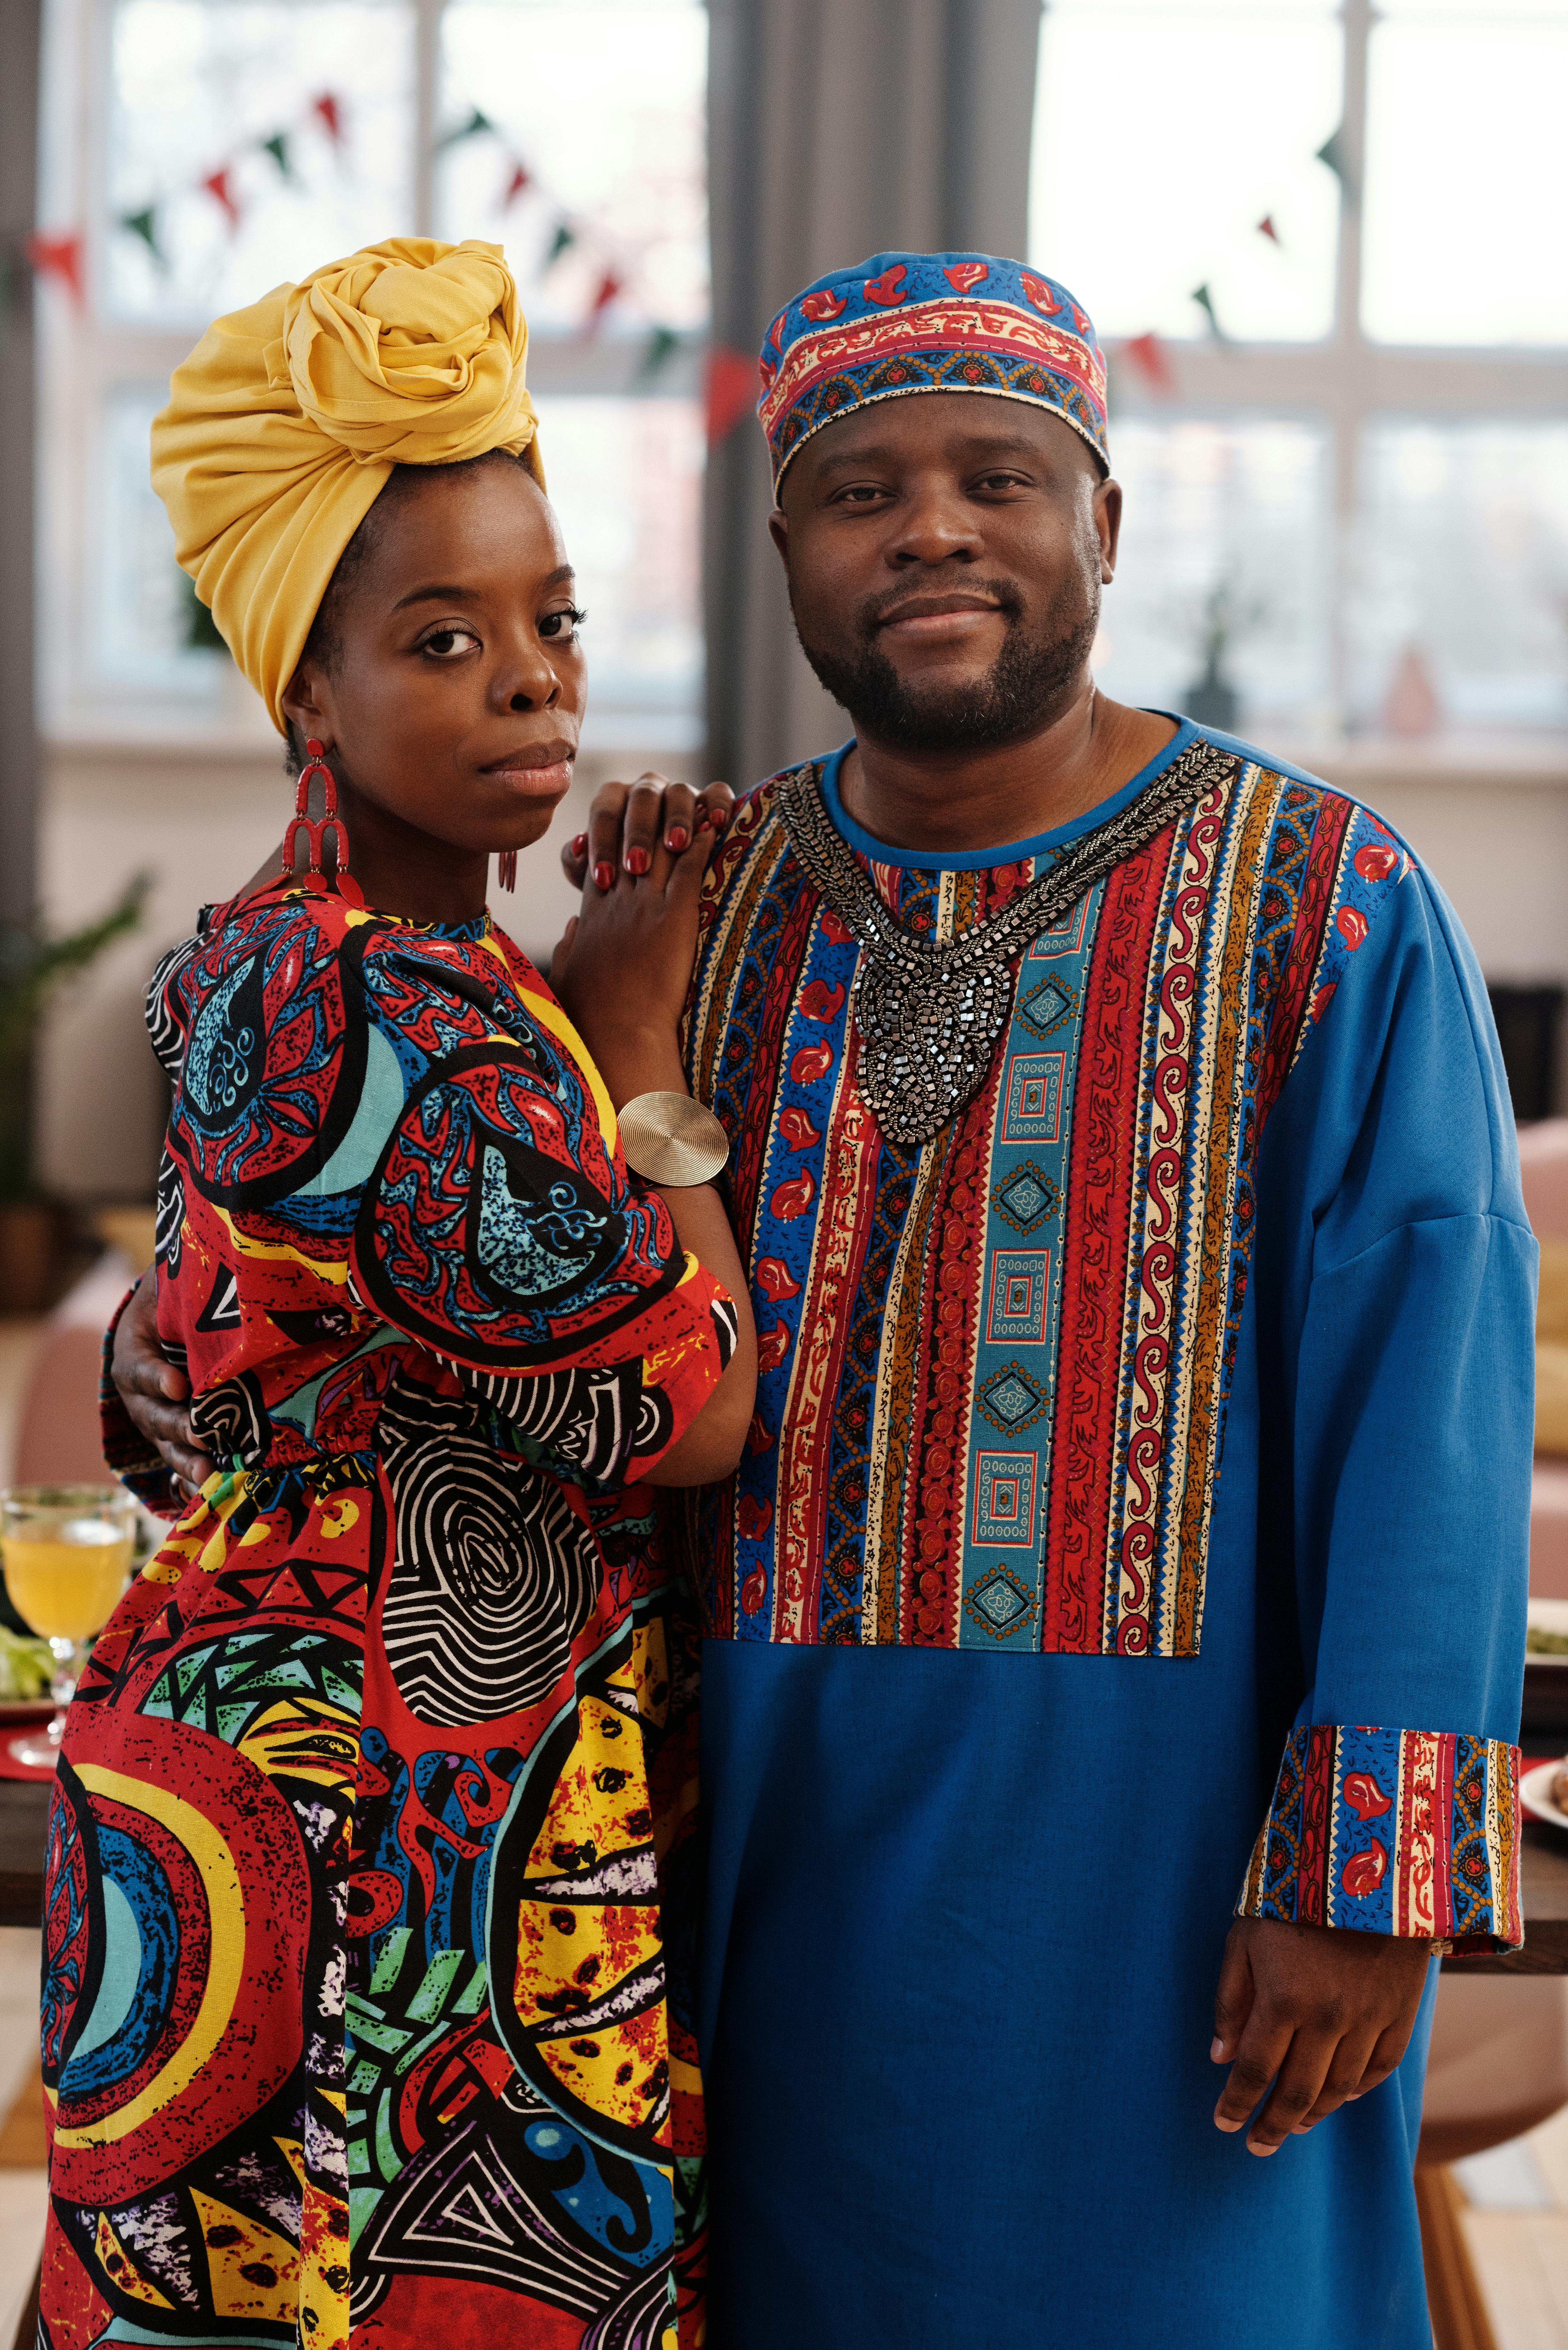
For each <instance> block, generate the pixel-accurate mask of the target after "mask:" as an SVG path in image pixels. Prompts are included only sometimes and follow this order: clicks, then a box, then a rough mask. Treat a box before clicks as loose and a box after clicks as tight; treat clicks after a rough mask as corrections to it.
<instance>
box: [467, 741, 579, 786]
mask: <svg viewBox="0 0 1568 2350" xmlns="http://www.w3.org/2000/svg"><path fill="white" fill-rule="evenodd" d="M575 757H576V753H575V752H572V751H563V752H562V753H561V754H559V755H558V756H557V757H556V758H553V759H540V758H539V757H538V756H537V755H536V754H531V753H529V752H526V751H518V752H514V753H509V754H507V756H506V757H504V758H502V759H495V760H493V761H492V763H491V764H490V765H489V766H487V767H482V768H481V769H480V774H481V775H493V776H494V778H495V780H496V782H497V783H498V784H510V785H512V787H513V789H514V791H523V792H526V793H527V794H528V795H529V796H530V797H531V798H548V797H552V796H555V797H558V796H559V795H560V794H561V793H562V792H564V791H565V790H566V786H567V785H568V784H569V783H570V782H571V780H572V761H573V759H574V758H575Z"/></svg>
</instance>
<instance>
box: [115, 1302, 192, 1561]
mask: <svg viewBox="0 0 1568 2350" xmlns="http://www.w3.org/2000/svg"><path fill="white" fill-rule="evenodd" d="M135 1295H136V1288H135V1286H134V1284H133V1285H132V1286H131V1287H130V1289H128V1290H127V1291H126V1293H125V1295H124V1296H123V1297H122V1298H121V1299H120V1301H119V1305H117V1306H116V1307H115V1309H114V1319H113V1320H112V1321H111V1322H110V1324H109V1328H108V1329H107V1330H106V1331H105V1332H104V1334H103V1353H102V1356H101V1357H100V1358H99V1359H100V1368H99V1383H98V1417H99V1429H100V1430H101V1441H102V1444H103V1457H104V1459H105V1461H107V1462H108V1463H109V1467H110V1468H111V1469H112V1470H113V1471H114V1473H115V1475H116V1476H117V1477H118V1478H119V1482H120V1483H121V1484H122V1485H127V1486H129V1487H130V1491H131V1492H133V1493H134V1494H135V1496H136V1498H137V1500H138V1501H139V1502H140V1503H144V1504H145V1505H146V1507H147V1508H148V1509H150V1510H151V1511H152V1512H153V1513H154V1514H155V1515H156V1516H158V1517H161V1518H177V1517H178V1516H179V1515H180V1513H181V1511H182V1509H183V1507H184V1503H183V1502H182V1499H181V1497H180V1495H179V1494H178V1493H177V1492H175V1490H174V1481H173V1479H172V1477H171V1475H170V1473H169V1471H168V1468H167V1467H166V1465H165V1463H164V1461H163V1456H162V1454H161V1452H159V1451H157V1450H156V1449H155V1448H154V1447H153V1446H152V1445H151V1444H149V1443H148V1441H147V1439H146V1438H145V1437H144V1436H143V1435H142V1434H141V1432H140V1430H139V1429H138V1428H137V1426H136V1424H135V1422H134V1420H133V1419H131V1417H130V1413H129V1412H128V1411H127V1410H126V1409H125V1406H124V1404H123V1403H122V1402H121V1401H120V1399H119V1388H117V1387H116V1386H115V1384H114V1375H113V1368H112V1366H113V1362H114V1335H115V1332H116V1331H117V1330H118V1329H119V1317H120V1315H122V1314H123V1313H124V1311H125V1309H126V1307H127V1306H128V1305H130V1301H131V1299H132V1298H133V1297H134V1296H135Z"/></svg>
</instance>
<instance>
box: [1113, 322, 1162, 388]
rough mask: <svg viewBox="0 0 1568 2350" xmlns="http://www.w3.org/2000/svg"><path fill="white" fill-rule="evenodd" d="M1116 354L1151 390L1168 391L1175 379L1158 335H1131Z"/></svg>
mask: <svg viewBox="0 0 1568 2350" xmlns="http://www.w3.org/2000/svg"><path fill="white" fill-rule="evenodd" d="M1118 356H1119V357H1120V358H1122V359H1127V360H1128V361H1129V362H1130V363H1131V365H1132V366H1133V367H1135V368H1136V369H1137V371H1138V373H1139V375H1141V376H1142V378H1143V380H1144V381H1145V383H1147V386H1148V388H1149V390H1151V391H1169V390H1170V389H1171V388H1172V386H1173V384H1174V382H1175V380H1176V379H1175V377H1174V376H1173V375H1172V373H1171V369H1170V360H1169V358H1168V355H1167V352H1166V348H1165V345H1164V344H1163V343H1162V342H1161V341H1160V339H1159V337H1158V335H1133V336H1131V337H1130V338H1128V340H1127V342H1125V343H1124V344H1123V345H1122V347H1121V350H1120V352H1119V354H1118Z"/></svg>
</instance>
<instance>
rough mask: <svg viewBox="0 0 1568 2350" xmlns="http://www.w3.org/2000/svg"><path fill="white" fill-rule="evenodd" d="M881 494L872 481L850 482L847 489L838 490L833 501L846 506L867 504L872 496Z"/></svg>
mask: <svg viewBox="0 0 1568 2350" xmlns="http://www.w3.org/2000/svg"><path fill="white" fill-rule="evenodd" d="M882 494H883V493H882V492H881V490H879V489H878V488H877V484H875V483H874V482H852V483H851V484H850V485H849V487H848V488H847V489H844V490H840V491H839V493H838V496H837V498H836V501H835V503H836V504H838V505H846V506H868V505H869V504H871V502H872V500H873V499H874V498H879V497H881V495H882Z"/></svg>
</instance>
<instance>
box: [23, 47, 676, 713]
mask: <svg viewBox="0 0 1568 2350" xmlns="http://www.w3.org/2000/svg"><path fill="white" fill-rule="evenodd" d="M116 5H117V0H50V5H49V16H48V21H47V29H46V44H47V47H46V57H45V66H44V86H45V109H46V113H45V121H44V130H45V137H44V140H43V147H44V155H43V159H42V163H41V170H40V215H39V216H40V218H41V219H44V220H46V221H54V220H61V221H65V220H71V221H80V222H82V223H83V224H85V231H86V245H85V252H84V282H85V294H84V299H83V301H82V302H81V304H80V305H79V307H78V306H76V305H72V304H70V303H68V302H67V300H66V299H65V298H64V297H63V296H61V295H59V294H58V293H57V292H56V291H55V289H48V290H47V291H45V290H41V291H40V295H39V296H38V304H37V307H38V382H39V390H40V400H39V425H40V429H39V432H38V435H37V468H38V492H39V519H40V525H41V527H40V531H39V542H38V549H37V563H36V571H37V608H38V612H39V617H40V623H41V625H40V630H39V651H38V672H39V708H40V731H41V733H43V735H44V737H45V738H46V739H47V740H49V741H51V742H56V743H106V742H113V741H124V742H127V743H152V742H158V741H166V742H169V743H173V744H183V745H188V746H200V747H201V748H202V749H207V748H212V749H218V750H222V749H223V748H232V749H234V750H236V751H238V750H242V749H244V748H246V747H250V748H256V747H259V746H263V745H268V744H270V743H272V742H273V741H274V740H275V737H274V733H273V728H272V724H271V721H270V719H269V718H268V717H267V715H266V712H265V710H264V709H263V707H262V705H261V702H260V701H259V699H258V697H257V696H256V695H255V694H254V692H253V691H251V689H250V688H249V686H248V685H247V684H246V683H245V681H244V679H243V678H241V677H240V676H239V674H238V672H237V671H235V670H234V668H233V665H232V664H231V663H228V662H224V663H223V665H222V666H221V667H219V666H218V665H217V664H216V662H214V664H213V671H212V691H209V692H202V691H171V690H170V689H168V688H167V687H165V686H163V685H155V686H148V687H138V686H136V685H134V684H133V683H131V682H130V681H125V680H119V679H116V678H114V677H112V676H110V675H109V674H108V673H107V672H106V671H105V670H104V669H103V667H102V666H101V664H100V663H99V658H98V645H99V630H98V618H97V609H96V604H95V595H96V583H97V579H98V577H99V571H100V569H101V566H102V564H103V561H104V559H105V555H106V537H105V524H104V520H103V517H104V516H105V515H106V512H107V507H106V503H105V502H106V499H107V495H108V490H109V481H108V469H109V445H108V444H109V432H108V420H109V402H110V400H111V399H112V396H113V394H114V392H115V391H116V390H119V389H126V390H130V389H132V388H145V387H147V386H150V385H151V386H156V385H166V384H167V382H168V380H169V378H170V376H171V373H172V371H173V369H175V368H176V367H178V366H179V364H180V363H181V361H182V359H186V358H188V357H189V355H190V351H191V348H192V342H193V339H194V336H193V332H192V328H191V327H190V326H189V325H188V324H186V325H182V326H178V327H174V328H159V327H152V326H147V325H145V324H141V323H137V322H131V321H125V320H121V319H117V318H116V317H114V316H113V315H112V314H111V313H110V311H109V307H108V304H107V301H106V300H105V298H104V288H105V286H106V285H107V278H108V255H107V250H106V248H107V244H108V240H109V237H111V236H112V235H114V234H116V233H117V232H116V229H115V226H114V224H113V223H112V221H111V220H110V217H109V203H108V151H109V140H108V132H109V107H110V104H111V89H110V76H111V70H112V42H113V19H114V11H115V7H116ZM300 5H308V0H300ZM400 5H401V6H403V7H404V8H405V9H406V10H407V12H408V16H409V17H410V19H411V22H412V31H413V75H414V87H413V106H412V110H411V117H410V140H411V142H412V153H411V156H410V180H409V186H410V230H409V233H410V234H412V235H415V236H425V237H433V236H434V235H435V234H436V233H437V217H438V194H437V166H438V158H439V154H440V140H441V20H442V16H443V14H444V11H445V8H446V6H447V5H448V0H400ZM707 339H708V329H707V328H703V329H701V330H700V331H699V332H697V333H693V334H690V335H683V336H682V337H681V338H680V342H679V344H678V345H677V347H676V348H675V349H674V350H673V351H672V352H671V353H670V355H669V357H668V358H667V359H666V361H665V363H664V365H663V366H662V367H661V369H660V370H659V375H658V377H657V379H656V380H653V381H649V380H646V379H645V377H644V374H643V358H644V350H645V345H646V338H645V337H644V336H643V335H640V334H626V335H618V334H616V333H614V332H613V331H611V332H607V333H604V334H587V333H581V334H576V335H563V334H559V333H553V332H549V331H537V332H535V333H534V334H531V336H530V338H529V344H528V388H529V390H530V392H531V393H532V394H533V395H534V397H535V399H536V400H545V401H547V400H550V399H552V398H561V397H566V396H568V395H575V396H578V397H590V398H601V399H614V400H628V399H643V398H655V399H661V400H690V401H693V402H695V401H699V400H701V391H702V381H703V371H704V361H705V357H706V349H707ZM171 561H172V550H171ZM599 708H600V712H601V713H602V714H601V716H600V718H599V720H598V722H597V723H595V724H593V725H592V726H591V728H590V730H589V735H588V737H587V738H586V739H589V740H591V741H592V742H596V743H599V744H600V745H601V746H602V747H606V748H608V747H611V746H615V747H631V748H635V749H639V750H640V749H646V750H649V751H659V750H684V749H687V748H691V747H694V746H695V745H696V744H697V743H699V742H700V741H701V736H702V733H703V686H702V681H701V676H699V678H698V679H697V681H696V683H695V687H694V690H693V692H692V695H691V707H690V710H689V711H687V710H684V709H682V710H681V711H680V712H671V710H670V708H669V707H660V708H652V709H649V710H647V711H646V712H645V711H643V710H642V709H641V708H640V706H639V705H637V704H635V703H634V702H627V701H625V700H619V699H609V698H607V697H604V696H601V697H600V702H599Z"/></svg>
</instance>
